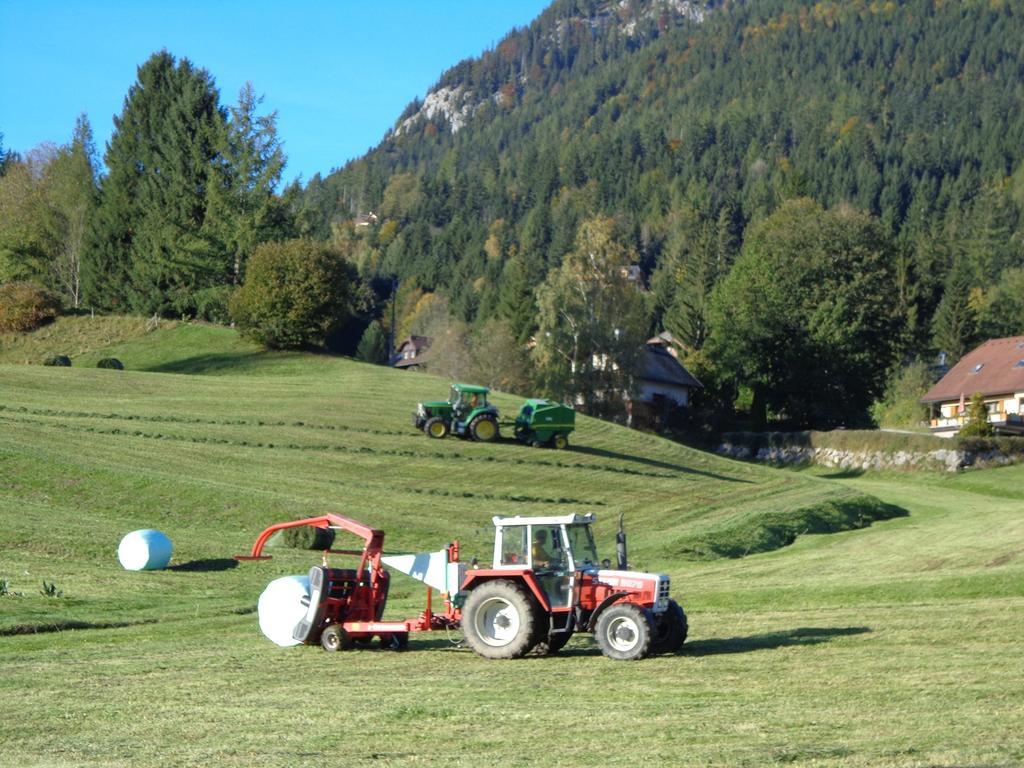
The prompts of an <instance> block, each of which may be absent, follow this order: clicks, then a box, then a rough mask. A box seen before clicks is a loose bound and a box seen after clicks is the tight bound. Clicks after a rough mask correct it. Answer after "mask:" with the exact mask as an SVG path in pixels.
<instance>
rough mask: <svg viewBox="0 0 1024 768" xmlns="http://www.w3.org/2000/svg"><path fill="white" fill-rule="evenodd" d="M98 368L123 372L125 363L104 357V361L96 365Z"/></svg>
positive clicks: (114, 358)
mask: <svg viewBox="0 0 1024 768" xmlns="http://www.w3.org/2000/svg"><path fill="white" fill-rule="evenodd" d="M96 367H97V368H109V369H110V370H112V371H123V370H124V363H122V362H121V361H120V360H118V359H117V358H116V357H104V358H103V359H102V360H100V361H99V362H98V363H96Z"/></svg>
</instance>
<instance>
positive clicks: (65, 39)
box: [0, 0, 550, 180]
mask: <svg viewBox="0 0 1024 768" xmlns="http://www.w3.org/2000/svg"><path fill="white" fill-rule="evenodd" d="M549 2H550V0H489V1H487V0H463V1H462V2H456V1H455V0H418V1H417V0H377V1H376V2H375V1H374V0H370V1H369V2H352V1H350V0H345V1H344V2H337V1H336V2H280V1H279V2H265V1H264V0H248V2H241V1H239V0H225V1H223V2H221V1H218V0H187V1H186V0H179V1H178V2H158V1H157V0H150V1H149V2H146V1H144V0H133V1H130V0H91V1H87V0H77V2H73V1H72V0H64V1H63V2H58V1H57V0H0V133H3V135H4V138H3V146H4V148H5V149H14V150H17V151H19V152H25V151H27V150H29V149H31V148H32V147H33V146H35V145H36V144H39V143H40V142H44V141H51V142H54V143H57V144H61V143H65V142H67V141H68V140H69V139H70V137H71V131H72V128H73V127H74V123H75V118H76V116H77V115H78V114H80V113H81V112H86V113H87V114H88V116H89V120H90V122H91V123H92V127H93V131H94V133H95V134H96V143H97V146H98V147H99V150H100V153H101V154H102V153H103V150H104V148H105V146H106V142H107V140H108V139H109V138H110V132H111V131H112V129H113V116H114V115H115V114H118V113H120V111H121V107H122V105H123V101H124V97H125V94H126V93H127V92H128V88H129V87H130V86H131V84H132V83H133V82H134V81H135V72H136V67H138V65H140V64H141V63H142V62H144V61H145V60H146V59H147V58H148V57H149V56H150V54H152V53H153V52H154V51H158V50H160V49H161V48H166V49H167V50H168V51H170V52H171V53H172V54H174V55H175V56H177V57H187V58H188V59H190V60H191V61H192V62H193V63H194V64H196V65H198V66H200V67H204V68H205V69H207V70H209V72H210V73H211V74H212V75H213V77H214V79H215V80H216V82H217V85H218V87H219V88H220V92H221V102H222V103H224V104H232V103H234V102H235V101H236V100H237V96H238V91H239V89H240V88H241V87H242V85H243V84H244V83H245V82H246V81H247V80H249V81H252V83H253V86H254V88H255V89H256V92H257V93H260V94H263V95H264V97H265V101H264V102H263V110H264V111H266V112H269V111H273V110H276V111H277V113H278V132H279V135H280V137H281V138H282V140H283V141H284V147H285V152H286V153H287V155H288V158H289V160H288V166H287V168H286V169H285V174H284V175H285V179H286V180H291V179H293V178H295V177H297V176H299V175H301V176H302V178H303V179H309V178H310V177H311V176H312V175H313V174H314V173H317V172H320V173H322V174H326V173H327V172H328V171H330V170H331V169H332V168H335V167H340V166H341V165H343V164H344V163H345V162H346V161H347V160H350V159H352V158H354V157H358V156H360V155H362V154H363V153H364V152H365V151H366V150H367V149H369V148H370V147H372V146H375V145H376V144H377V143H378V142H379V141H380V139H381V138H382V137H383V135H384V132H385V131H386V130H387V129H388V128H390V127H391V126H392V125H393V124H394V121H395V119H396V118H397V117H398V115H399V114H400V113H401V111H402V109H403V108H404V107H405V106H406V105H407V104H408V103H409V102H410V101H412V100H413V98H415V97H417V96H419V97H422V96H423V95H424V94H425V93H426V91H427V89H428V88H429V87H430V86H431V85H433V84H434V83H435V82H436V81H437V79H438V78H439V77H440V75H441V73H442V72H443V71H444V70H445V69H447V68H448V67H450V66H452V65H454V64H456V63H458V62H459V61H460V60H462V59H464V58H467V57H470V56H477V55H479V54H480V53H481V52H483V51H484V50H486V49H487V48H490V47H492V46H493V45H494V44H496V43H497V42H498V41H499V40H501V38H502V37H503V36H504V35H505V33H506V32H508V31H509V30H511V29H512V28H514V27H521V26H525V25H527V24H529V22H530V21H532V20H533V19H534V18H535V17H536V16H537V15H539V14H540V12H541V11H542V10H543V9H544V8H545V7H546V6H547V5H548V4H549Z"/></svg>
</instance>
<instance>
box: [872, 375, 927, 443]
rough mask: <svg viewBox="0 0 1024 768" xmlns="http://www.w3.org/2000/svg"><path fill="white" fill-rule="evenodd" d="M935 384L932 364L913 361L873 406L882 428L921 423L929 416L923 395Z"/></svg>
mask: <svg viewBox="0 0 1024 768" xmlns="http://www.w3.org/2000/svg"><path fill="white" fill-rule="evenodd" d="M933 383H934V382H933V381H932V375H931V371H930V370H929V368H928V366H927V365H926V364H925V363H924V362H923V361H921V360H915V361H913V362H912V363H910V364H908V365H907V366H906V367H904V368H901V369H899V370H897V371H896V372H895V373H894V374H893V375H892V377H891V378H890V379H889V383H888V385H887V386H886V388H885V394H884V395H883V397H882V399H881V400H878V401H876V402H875V404H874V405H872V406H871V417H872V418H873V419H874V421H875V423H876V424H877V425H878V426H880V427H917V426H920V425H921V423H922V422H924V421H925V420H926V419H927V417H928V407H927V406H926V405H924V404H923V403H922V402H921V397H922V396H923V395H924V393H925V392H927V391H928V389H929V388H930V387H931V385H932V384H933Z"/></svg>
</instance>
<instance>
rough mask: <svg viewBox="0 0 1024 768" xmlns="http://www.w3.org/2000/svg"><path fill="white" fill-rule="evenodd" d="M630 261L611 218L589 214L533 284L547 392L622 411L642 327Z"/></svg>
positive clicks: (608, 410) (539, 352)
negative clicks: (566, 250) (557, 263)
mask: <svg viewBox="0 0 1024 768" xmlns="http://www.w3.org/2000/svg"><path fill="white" fill-rule="evenodd" d="M634 261H635V254H634V253H633V252H632V251H631V250H630V249H629V248H628V247H626V246H625V245H624V244H623V243H622V242H621V241H620V240H619V239H618V238H617V237H616V236H615V222H614V221H613V220H611V219H608V218H603V217H597V218H593V219H589V220H587V221H584V222H583V224H581V225H580V229H579V233H578V235H577V238H576V247H575V249H574V250H573V251H572V252H571V253H570V254H568V256H566V258H565V261H564V262H563V263H562V266H561V267H559V268H558V269H555V270H553V271H552V272H551V273H550V274H549V275H548V278H547V280H545V282H544V283H543V284H542V285H541V286H540V288H538V290H537V305H538V309H539V313H538V326H539V328H538V331H537V346H536V349H535V356H536V361H537V367H538V370H539V373H540V375H541V377H542V380H543V382H544V384H545V386H546V388H547V389H548V391H549V392H550V393H551V394H553V395H556V396H558V397H561V398H565V399H571V400H574V401H575V400H577V399H578V400H579V401H581V402H582V404H583V405H584V406H585V407H586V408H587V409H588V410H590V411H593V412H600V413H605V414H614V413H617V412H620V411H621V410H622V407H623V396H624V395H626V394H628V393H629V391H630V389H631V387H632V377H633V375H634V374H635V372H636V369H637V365H638V360H639V357H640V354H641V351H642V345H643V340H644V335H645V333H646V331H647V322H646V316H645V310H644V301H643V297H642V295H641V293H640V291H639V289H638V287H637V286H636V285H635V284H634V283H632V282H631V281H629V280H628V279H627V277H626V275H625V273H624V268H625V267H628V266H629V265H630V264H631V263H633V262H634Z"/></svg>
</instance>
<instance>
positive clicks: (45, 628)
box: [0, 619, 156, 637]
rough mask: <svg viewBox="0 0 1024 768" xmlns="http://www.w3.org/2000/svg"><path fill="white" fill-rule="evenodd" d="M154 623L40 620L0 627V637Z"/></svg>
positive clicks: (147, 621) (117, 627)
mask: <svg viewBox="0 0 1024 768" xmlns="http://www.w3.org/2000/svg"><path fill="white" fill-rule="evenodd" d="M155 623H156V619H142V620H140V621H98V622H97V621H77V620H75V619H63V620H60V621H41V622H38V623H35V624H15V625H14V626H13V627H7V628H4V629H0V637H11V636H14V635H42V634H47V633H49V632H65V631H67V630H72V629H123V628H124V627H137V626H141V625H143V624H155Z"/></svg>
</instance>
